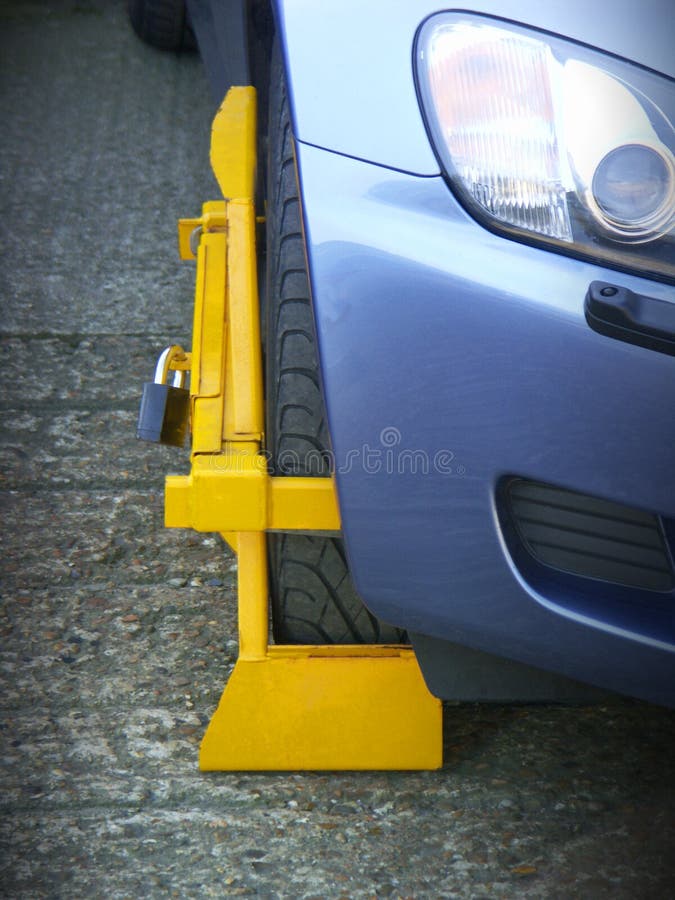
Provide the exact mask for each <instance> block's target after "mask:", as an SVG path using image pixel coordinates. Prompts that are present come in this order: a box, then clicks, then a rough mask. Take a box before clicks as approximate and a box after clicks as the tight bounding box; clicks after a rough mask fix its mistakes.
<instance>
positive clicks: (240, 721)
mask: <svg viewBox="0 0 675 900" xmlns="http://www.w3.org/2000/svg"><path fill="white" fill-rule="evenodd" d="M255 121H256V95H255V90H254V89H253V88H250V87H237V88H232V89H231V90H230V91H229V93H228V95H227V97H226V98H225V101H224V103H223V104H222V106H221V108H220V110H219V111H218V113H217V114H216V117H215V119H214V122H213V131H212V138H211V165H212V167H213V170H214V172H215V175H216V178H217V180H218V183H219V186H220V189H221V191H222V194H223V197H224V198H226V199H225V200H221V201H218V202H211V203H206V204H204V207H203V215H202V217H201V218H200V219H189V220H181V222H180V223H179V243H180V251H181V256H182V257H183V258H184V259H194V258H195V256H196V259H197V283H196V290H195V311H194V333H193V350H192V353H191V354H185V353H183V352H182V351H181V350H180V348H172V349H173V351H175V352H172V354H171V359H170V363H169V367H170V368H172V369H177V370H185V369H188V368H189V370H190V372H191V385H190V415H191V430H192V452H191V464H192V466H191V473H190V474H189V475H186V476H183V475H181V476H169V477H167V479H166V508H165V520H166V525H167V526H168V527H170V528H193V529H196V530H197V531H206V532H220V533H221V534H222V535H223V537H224V538H225V540H226V541H227V542H228V543H229V544H230V546H231V547H232V548H233V549H234V550H235V551H236V553H237V556H238V595H239V601H238V602H239V610H238V615H239V657H238V660H237V663H236V666H235V669H234V671H233V673H232V675H231V677H230V679H229V682H228V684H227V686H226V688H225V691H224V693H223V695H222V698H221V700H220V704H219V706H218V708H217V710H216V712H215V714H214V716H213V718H212V719H211V722H210V724H209V726H208V729H207V731H206V734H205V736H204V739H203V741H202V745H201V751H200V766H201V768H202V769H205V770H214V769H215V770H218V769H220V770H289V769H291V770H293V769H295V770H298V769H324V770H326V769H329V770H330V769H434V768H438V767H439V766H440V765H441V764H442V710H441V704H440V702H439V701H438V700H437V699H436V698H435V697H433V696H432V695H431V694H430V693H429V691H428V690H427V688H426V685H425V683H424V680H423V678H422V676H421V673H420V670H419V667H418V665H417V660H416V659H415V655H414V653H413V651H412V650H411V649H410V648H409V647H404V646H381V645H357V646H342V645H336V646H296V645H284V646H281V645H270V643H269V636H268V585H267V548H266V536H265V532H266V531H267V530H276V531H294V530H296V531H313V532H314V531H336V530H339V528H340V515H339V510H338V505H337V500H336V494H335V486H334V483H333V480H332V479H330V478H290V477H289V478H275V477H271V476H269V475H268V473H267V462H266V459H265V457H264V455H263V454H262V451H261V448H262V442H263V430H264V424H263V423H264V415H263V386H262V365H261V347H260V323H259V306H258V293H257V283H256V281H257V279H256V250H255V227H256V217H255V209H254V202H253V196H254V177H255V169H256V147H255V142H256V134H255ZM197 242H198V246H195V245H196V244H197Z"/></svg>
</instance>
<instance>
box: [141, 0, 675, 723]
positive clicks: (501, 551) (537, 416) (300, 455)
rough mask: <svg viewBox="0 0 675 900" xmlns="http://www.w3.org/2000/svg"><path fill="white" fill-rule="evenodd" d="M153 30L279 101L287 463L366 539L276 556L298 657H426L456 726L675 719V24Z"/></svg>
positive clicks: (520, 10) (243, 5)
mask: <svg viewBox="0 0 675 900" xmlns="http://www.w3.org/2000/svg"><path fill="white" fill-rule="evenodd" d="M131 11H132V21H133V22H134V24H135V26H136V28H137V30H138V31H139V33H141V35H142V36H143V37H145V38H146V39H148V40H150V41H152V42H155V43H159V44H162V45H163V46H168V47H173V48H177V47H179V46H181V45H184V44H185V42H186V41H188V42H190V41H196V44H197V45H198V47H199V50H200V52H201V54H202V57H203V59H204V62H205V65H206V68H207V72H208V74H209V77H210V80H211V83H212V85H213V89H214V95H215V96H216V97H222V96H223V94H224V93H225V90H226V88H227V87H228V85H230V84H253V85H255V86H256V88H257V90H258V95H259V98H260V101H261V102H260V108H261V110H262V113H261V122H260V130H261V133H262V138H261V147H263V146H264V147H266V148H267V152H266V153H263V152H261V154H260V157H261V172H260V179H259V182H260V187H259V192H260V200H261V203H264V204H265V206H266V218H267V223H266V237H265V245H264V249H265V254H264V257H265V258H264V260H262V259H261V273H264V274H262V275H261V277H262V279H263V283H264V284H265V285H266V287H265V290H264V292H263V294H264V297H263V310H264V314H263V332H264V349H265V384H266V388H265V389H266V410H267V412H266V415H267V423H266V448H267V453H268V457H269V460H270V466H271V470H272V472H273V473H274V474H277V475H307V474H309V475H314V476H317V477H321V476H327V475H330V474H334V476H335V479H336V484H337V490H338V496H339V505H340V513H341V521H342V532H341V534H331V535H325V534H321V535H316V534H307V535H299V534H283V535H277V534H275V535H270V537H269V550H270V564H271V580H272V589H271V593H272V596H271V602H272V613H273V623H274V631H275V637H276V639H277V641H278V642H283V643H294V642H297V643H329V642H336V643H340V642H346V643H355V642H359V641H363V642H376V641H377V642H384V643H391V642H397V641H402V640H406V641H408V640H409V641H410V642H411V643H412V646H413V648H414V650H415V653H416V656H417V658H418V661H419V663H420V666H421V669H422V672H423V674H424V677H425V680H426V682H427V684H428V686H429V688H430V690H431V691H432V692H433V693H434V694H435V695H436V696H438V697H441V698H452V699H472V700H473V699H493V700H495V699H538V698H539V699H540V698H547V699H556V698H560V699H567V698H573V697H579V696H586V697H587V696H592V694H593V690H592V688H590V687H585V686H586V685H588V686H594V688H599V689H602V690H608V691H613V692H619V693H623V694H627V695H631V696H635V697H640V698H643V699H647V700H650V701H653V702H656V703H660V704H664V705H671V706H672V705H674V704H675V565H674V551H675V410H674V405H673V404H674V401H675V359H673V357H674V356H675V289H674V288H673V284H674V283H675V155H674V154H675V131H674V128H673V123H674V122H675V81H674V80H673V79H675V66H674V62H675V53H674V52H673V50H674V48H675V24H674V23H675V20H674V19H673V16H672V15H671V14H669V10H668V8H667V4H666V3H664V2H658V0H646V2H644V3H642V4H640V5H639V7H638V6H637V5H636V4H633V3H628V2H624V0H612V2H609V0H601V2H598V3H596V4H594V5H593V8H592V11H591V10H590V9H589V6H588V4H587V3H582V2H580V0H569V2H566V3H564V4H561V3H541V2H533V0H501V2H495V0H476V2H473V3H471V4H469V8H468V9H462V10H452V9H450V10H448V11H439V9H438V6H437V5H436V4H433V3H430V2H429V0H407V2H401V3H391V2H383V0H371V2H368V3H357V2H354V0H341V2H340V3H313V4H308V3H302V2H300V0H276V2H272V3H269V4H268V3H265V2H251V3H247V2H244V0H235V2H233V0H221V2H217V0H188V3H187V6H184V5H183V4H182V3H176V2H163V3H159V2H145V3H139V2H132V4H131ZM169 12H170V13H171V15H169ZM261 257H262V254H261ZM263 264H264V265H263Z"/></svg>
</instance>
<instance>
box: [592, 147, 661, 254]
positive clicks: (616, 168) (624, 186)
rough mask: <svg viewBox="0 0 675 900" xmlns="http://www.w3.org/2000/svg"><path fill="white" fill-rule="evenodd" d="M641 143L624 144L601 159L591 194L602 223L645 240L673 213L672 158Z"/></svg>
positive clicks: (618, 231)
mask: <svg viewBox="0 0 675 900" xmlns="http://www.w3.org/2000/svg"><path fill="white" fill-rule="evenodd" d="M664 149H665V148H663V149H662V148H658V149H657V148H654V147H649V146H645V145H644V144H624V145H623V146H621V147H616V148H615V149H613V150H611V151H610V152H609V153H607V154H606V155H605V156H604V157H603V159H601V160H600V162H599V164H598V166H597V168H596V170H595V173H594V175H593V182H592V195H593V199H594V201H595V203H596V204H597V212H596V215H599V217H600V219H601V221H602V223H603V224H604V225H605V227H607V228H609V229H610V230H612V231H615V232H617V233H618V234H620V235H622V236H624V237H626V238H632V239H633V240H647V239H649V238H650V237H651V236H652V235H653V234H654V232H657V233H658V232H659V231H662V230H663V229H666V228H667V227H668V220H669V219H671V218H672V217H673V211H674V207H673V194H674V191H675V177H674V175H675V172H674V167H673V160H672V158H671V157H669V156H668V155H666V153H665V152H664Z"/></svg>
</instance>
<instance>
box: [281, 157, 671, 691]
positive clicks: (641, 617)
mask: <svg viewBox="0 0 675 900" xmlns="http://www.w3.org/2000/svg"><path fill="white" fill-rule="evenodd" d="M297 157H298V166H299V172H300V179H301V187H302V196H303V215H304V221H305V230H306V239H307V250H308V259H309V265H310V274H311V281H312V291H313V302H314V310H315V317H316V324H317V335H318V342H319V349H320V357H321V370H322V377H323V387H324V392H325V398H326V405H327V410H328V418H329V424H330V431H331V436H332V441H333V447H334V452H335V471H336V479H337V485H338V492H339V500H340V509H341V516H342V523H343V530H344V535H345V540H346V544H347V550H348V555H349V560H350V565H351V568H352V573H353V577H354V580H355V583H356V585H357V588H358V590H359V592H360V593H361V595H362V596H363V598H364V600H365V602H366V603H367V604H368V606H369V607H370V608H371V609H372V610H373V612H374V613H376V614H377V615H378V616H380V617H381V618H382V619H384V620H385V621H389V622H392V623H395V624H397V625H400V626H402V627H405V628H407V629H408V630H410V631H411V632H418V633H422V634H426V635H430V636H433V637H435V638H441V639H443V640H447V641H454V642H457V643H462V644H466V645H468V646H471V647H474V648H476V649H480V650H484V651H487V652H489V653H495V654H498V655H501V656H507V657H509V658H511V659H514V660H518V661H520V662H523V663H527V664H529V665H533V666H538V667H542V668H548V669H551V670H555V671H557V672H560V673H562V674H566V675H569V676H570V677H573V678H576V679H579V680H583V681H588V682H590V683H594V684H597V685H601V686H604V687H608V688H611V689H614V690H618V691H621V692H624V693H629V694H634V695H637V696H643V697H647V698H649V699H653V700H655V701H657V702H663V703H673V702H675V693H674V691H675V687H674V685H675V678H674V677H673V676H674V675H675V656H674V655H673V652H674V651H675V626H674V624H673V618H672V613H671V609H672V604H673V601H674V598H673V596H672V593H665V594H664V593H663V592H658V593H654V592H648V591H637V592H632V593H631V592H630V591H629V592H626V591H625V590H618V591H613V590H612V589H611V587H608V586H601V587H602V590H601V591H600V592H598V589H597V588H598V586H597V585H594V586H592V588H593V589H592V590H590V591H588V592H585V590H584V588H583V585H582V586H581V587H580V588H579V587H578V586H577V587H572V588H570V586H569V585H561V584H560V583H558V582H556V580H555V578H553V579H551V580H550V581H549V582H548V583H547V584H546V585H542V584H541V583H532V582H529V581H528V580H527V578H526V577H524V576H523V573H522V572H521V571H520V570H519V568H518V567H517V565H516V564H515V563H514V560H513V557H512V554H511V553H510V552H509V548H508V546H507V542H506V540H505V535H504V531H503V527H502V517H501V512H500V509H499V487H500V485H501V484H502V483H503V480H504V479H505V478H507V477H510V476H513V477H520V478H524V479H529V480H532V481H538V482H545V483H548V484H552V485H556V486H558V487H561V488H566V489H569V490H573V491H577V492H581V493H584V494H588V495H590V496H593V497H599V498H604V499H607V500H612V501H615V502H618V503H622V504H625V505H627V506H631V507H636V508H640V509H643V510H646V511H649V512H652V513H655V514H658V515H660V516H663V517H666V518H667V519H668V518H670V517H675V480H674V479H673V478H672V461H673V449H672V448H673V446H675V421H674V420H673V417H672V414H671V410H672V408H673V400H674V399H675V398H674V397H673V394H674V393H675V381H674V379H673V360H672V358H671V357H668V356H665V355H663V354H659V353H653V352H650V351H648V350H644V349H642V348H640V347H636V346H632V345H629V344H623V343H619V342H617V341H613V340H611V339H609V338H606V337H603V336H601V335H598V334H596V333H595V332H593V331H592V330H591V329H590V328H589V326H588V325H587V323H586V321H585V318H584V298H585V295H586V292H587V289H588V286H589V284H590V283H591V282H592V281H595V280H603V281H610V282H614V283H617V284H620V285H622V286H625V287H628V288H630V289H632V290H634V291H637V292H640V293H646V294H649V295H650V296H654V297H660V298H662V299H668V298H670V299H672V293H673V292H672V288H669V287H668V286H666V285H663V284H658V283H655V282H651V281H646V280H644V279H641V278H636V277H633V276H631V275H627V274H622V273H619V272H615V271H610V270H608V269H605V268H602V267H600V266H595V265H593V264H590V263H588V262H582V261H579V260H576V259H572V258H568V257H565V256H562V255H559V254H553V253H550V252H546V251H543V250H539V249H536V248H533V247H529V246H525V245H523V244H520V243H517V242H515V241H511V240H508V239H505V238H502V237H500V236H497V235H495V234H492V233H490V232H489V231H487V230H486V229H484V228H482V227H481V226H480V225H478V224H477V223H476V222H474V221H473V220H472V219H471V218H470V217H469V216H468V215H467V214H466V213H465V212H464V210H463V209H462V208H461V207H460V206H459V205H458V204H457V202H456V201H455V199H454V198H453V196H452V194H451V192H450V191H449V189H448V188H447V186H446V184H445V182H444V181H443V180H442V178H440V177H416V176H413V175H408V174H404V173H401V172H398V171H394V170H391V169H385V168H382V167H379V166H375V165H371V164H368V163H365V162H362V161H359V160H355V159H351V158H348V157H345V156H341V155H339V154H335V153H331V152H328V151H325V150H321V149H318V148H316V147H313V146H308V145H304V144H302V143H299V144H298V146H297Z"/></svg>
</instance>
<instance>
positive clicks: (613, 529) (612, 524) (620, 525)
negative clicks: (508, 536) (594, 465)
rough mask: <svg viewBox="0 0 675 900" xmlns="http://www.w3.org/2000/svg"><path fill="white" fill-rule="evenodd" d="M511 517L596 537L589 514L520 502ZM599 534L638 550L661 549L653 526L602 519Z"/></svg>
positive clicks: (594, 517)
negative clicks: (636, 547)
mask: <svg viewBox="0 0 675 900" xmlns="http://www.w3.org/2000/svg"><path fill="white" fill-rule="evenodd" d="M513 511H514V514H515V515H516V516H517V517H518V520H519V521H521V522H533V523H534V522H536V523H537V524H539V525H550V526H551V527H555V528H560V530H561V531H571V532H576V533H578V534H585V535H597V533H598V519H597V517H596V516H592V515H590V514H589V513H585V512H584V513H579V512H576V511H571V510H567V509H558V508H556V509H551V508H550V507H548V506H544V505H541V504H532V503H529V502H527V501H524V500H521V501H518V502H517V503H514V504H513ZM602 535H603V537H604V538H606V539H607V540H611V539H614V540H616V541H620V542H621V543H626V544H635V545H636V546H640V547H652V548H654V549H659V550H661V549H662V540H661V535H660V533H659V531H658V530H657V529H655V528H654V524H653V523H652V524H650V525H635V524H634V523H632V522H631V523H626V522H623V521H619V520H616V519H607V518H603V524H602Z"/></svg>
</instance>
